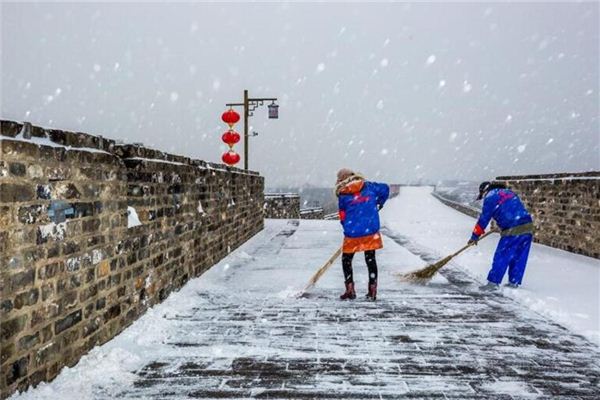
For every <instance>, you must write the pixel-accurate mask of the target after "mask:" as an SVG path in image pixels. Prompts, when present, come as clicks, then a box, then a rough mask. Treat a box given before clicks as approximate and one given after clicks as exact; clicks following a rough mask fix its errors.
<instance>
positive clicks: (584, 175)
mask: <svg viewBox="0 0 600 400" xmlns="http://www.w3.org/2000/svg"><path fill="white" fill-rule="evenodd" d="M590 178H592V179H594V178H595V179H600V171H587V172H575V173H557V174H539V175H514V176H499V177H497V178H496V180H497V181H524V180H556V179H565V180H568V179H590Z"/></svg>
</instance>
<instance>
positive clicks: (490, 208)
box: [469, 182, 533, 290]
mask: <svg viewBox="0 0 600 400" xmlns="http://www.w3.org/2000/svg"><path fill="white" fill-rule="evenodd" d="M478 199H479V200H481V199H483V208H482V210H481V215H480V216H479V219H478V220H477V224H476V225H475V228H474V229H473V234H472V235H471V239H470V240H469V244H472V245H473V244H477V241H478V240H479V238H480V237H481V235H483V234H484V232H485V229H486V227H487V225H488V224H489V223H490V220H491V219H492V218H493V219H494V220H495V221H496V224H497V225H498V227H499V228H500V230H501V232H500V235H501V238H500V242H499V243H498V247H497V248H496V253H495V254H494V261H493V263H492V269H491V270H490V272H489V274H488V277H487V280H488V283H487V285H485V286H482V287H481V289H484V290H495V289H497V288H498V286H499V285H500V283H501V282H502V278H503V277H504V274H505V273H506V270H507V269H508V283H507V284H506V286H508V287H512V288H517V287H519V285H521V283H522V281H523V275H524V273H525V267H526V266H527V258H528V256H529V249H530V248H531V242H532V240H533V220H532V218H531V215H529V213H528V212H527V209H526V208H525V206H524V205H523V203H522V202H521V200H520V199H519V196H517V195H516V193H515V192H513V191H512V190H510V189H507V188H506V186H505V185H503V184H501V183H496V182H483V183H482V184H481V185H479V197H478Z"/></svg>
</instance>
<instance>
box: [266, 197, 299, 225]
mask: <svg viewBox="0 0 600 400" xmlns="http://www.w3.org/2000/svg"><path fill="white" fill-rule="evenodd" d="M264 212H265V218H275V219H299V218H300V195H299V194H296V193H265V204H264Z"/></svg>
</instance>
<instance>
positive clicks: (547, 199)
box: [496, 172, 600, 258]
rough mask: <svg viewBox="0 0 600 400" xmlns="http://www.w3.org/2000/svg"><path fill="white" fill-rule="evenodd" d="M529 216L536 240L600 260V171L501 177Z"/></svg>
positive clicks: (499, 178)
mask: <svg viewBox="0 0 600 400" xmlns="http://www.w3.org/2000/svg"><path fill="white" fill-rule="evenodd" d="M496 180H497V181H500V182H503V183H505V184H507V185H508V187H510V188H511V189H514V190H515V192H516V193H517V194H518V195H519V197H520V198H521V199H522V200H523V202H524V203H525V205H526V206H527V208H528V209H529V211H530V212H531V213H532V215H533V218H534V223H535V227H536V234H535V239H536V241H538V242H540V243H542V244H546V245H549V246H552V247H557V248H559V249H563V250H567V251H571V252H574V253H579V254H584V255H587V256H590V257H595V258H600V172H587V173H578V174H552V175H524V176H501V177H498V178H496Z"/></svg>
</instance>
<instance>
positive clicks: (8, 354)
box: [0, 342, 15, 364]
mask: <svg viewBox="0 0 600 400" xmlns="http://www.w3.org/2000/svg"><path fill="white" fill-rule="evenodd" d="M14 354H15V344H14V343H13V342H2V344H1V345H0V364H4V362H6V361H7V360H10V359H11V358H12V357H13V355H14Z"/></svg>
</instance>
